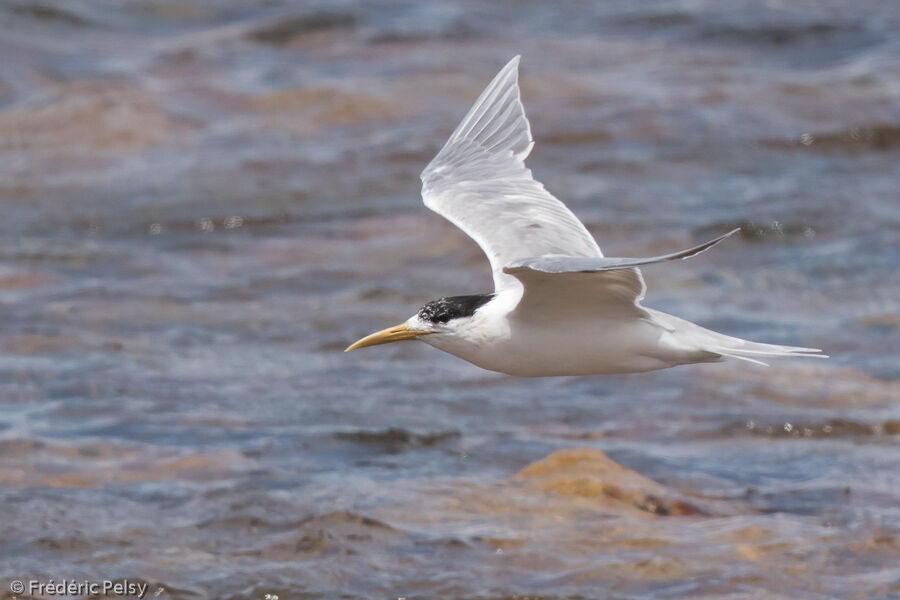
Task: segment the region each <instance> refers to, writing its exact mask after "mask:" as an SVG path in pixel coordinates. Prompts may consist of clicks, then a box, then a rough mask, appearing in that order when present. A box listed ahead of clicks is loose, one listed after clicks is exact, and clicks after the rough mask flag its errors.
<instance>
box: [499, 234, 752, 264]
mask: <svg viewBox="0 0 900 600" xmlns="http://www.w3.org/2000/svg"><path fill="white" fill-rule="evenodd" d="M740 229H741V228H740V227H738V228H736V229H732V230H731V231H729V232H728V233H726V234H724V235H720V236H719V237H717V238H715V239H712V240H709V241H708V242H704V243H702V244H700V245H697V246H694V247H692V248H688V249H687V250H681V251H679V252H672V253H671V254H662V255H660V256H652V257H649V258H617V257H612V256H605V257H595V258H582V257H578V256H558V255H557V256H537V257H533V258H525V259H522V260H518V261H515V262H514V263H512V264H510V265H507V266H505V267H503V272H504V273H510V274H512V273H515V272H517V271H520V270H529V271H541V272H543V273H595V272H597V271H614V270H617V269H631V268H634V267H640V266H643V265H650V264H653V263H660V262H666V261H670V260H679V259H682V260H683V259H685V258H690V257H692V256H696V255H698V254H700V253H701V252H704V251H705V250H709V249H710V248H712V247H713V246H715V245H716V244H718V243H719V242H721V241H722V240H724V239H725V238H727V237H729V236H732V235H734V234H735V233H737V232H738V231H740Z"/></svg>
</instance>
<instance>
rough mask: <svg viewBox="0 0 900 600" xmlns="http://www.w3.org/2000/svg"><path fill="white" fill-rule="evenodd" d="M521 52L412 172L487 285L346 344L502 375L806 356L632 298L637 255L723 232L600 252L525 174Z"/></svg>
mask: <svg viewBox="0 0 900 600" xmlns="http://www.w3.org/2000/svg"><path fill="white" fill-rule="evenodd" d="M518 65H519V57H518V56H517V57H515V58H513V59H512V60H511V61H510V62H509V63H508V64H507V65H506V66H505V67H504V68H503V69H502V70H501V71H500V72H499V73H498V74H497V76H496V77H494V80H493V81H492V82H491V83H490V85H488V87H487V88H486V89H485V90H484V92H482V94H481V96H480V97H479V98H478V100H476V102H475V104H474V105H473V106H472V108H471V109H470V110H469V112H468V114H466V116H465V117H464V118H463V120H462V122H461V123H460V124H459V126H458V127H457V128H456V130H455V131H454V132H453V134H452V135H451V136H450V139H449V140H448V141H447V143H446V144H445V145H444V147H443V148H442V149H441V151H440V152H438V154H437V156H435V158H434V160H432V161H431V163H429V164H428V166H427V167H426V168H425V170H424V171H423V172H422V197H423V199H424V201H425V205H426V206H427V207H428V208H430V209H431V210H433V211H435V212H436V213H438V214H440V215H441V216H443V217H445V218H446V219H447V220H449V221H450V222H452V223H453V224H455V225H456V226H457V227H459V228H460V229H462V230H463V231H464V232H465V233H466V234H468V235H469V236H470V237H471V238H472V239H474V240H475V241H476V242H477V243H478V245H479V246H481V248H482V250H484V253H485V254H486V255H487V257H488V260H489V261H490V263H491V270H492V272H493V278H494V293H493V294H491V295H483V296H461V297H450V298H444V299H441V300H439V301H435V302H431V303H429V304H426V305H425V306H424V307H423V308H422V310H420V311H419V312H418V313H417V314H416V315H414V316H413V317H411V318H410V319H408V320H407V321H406V322H405V323H402V324H400V325H398V326H395V327H392V328H388V329H385V330H383V331H379V332H376V333H374V334H372V335H370V336H367V337H365V338H363V339H361V340H359V341H358V342H356V343H355V344H353V345H351V346H350V347H349V348H348V350H354V349H356V348H362V347H365V346H374V345H378V344H384V343H388V342H393V341H399V340H407V339H420V340H422V341H424V342H425V343H427V344H429V345H432V346H434V347H436V348H439V349H441V350H444V351H445V352H449V353H451V354H454V355H456V356H458V357H460V358H463V359H465V360H467V361H469V362H471V363H474V364H476V365H478V366H480V367H483V368H485V369H490V370H493V371H500V372H502V373H508V374H510V375H518V376H523V377H536V376H547V375H590V374H599V373H632V372H638V371H650V370H654V369H663V368H667V367H672V366H675V365H681V364H690V363H698V362H713V361H718V360H721V359H722V358H723V357H733V358H739V359H742V360H747V361H750V362H756V363H760V364H765V363H762V362H761V361H760V360H759V358H760V357H777V356H816V357H823V356H824V355H822V354H818V353H819V352H820V351H819V350H817V349H813V348H798V347H793V346H778V345H772V344H760V343H756V342H749V341H746V340H742V339H739V338H734V337H730V336H726V335H723V334H720V333H716V332H714V331H710V330H708V329H704V328H703V327H700V326H699V325H696V324H694V323H691V322H689V321H685V320H684V319H679V318H678V317H674V316H672V315H668V314H666V313H663V312H660V311H657V310H653V309H650V308H645V307H643V306H641V300H642V299H643V298H644V294H645V292H646V286H645V284H644V279H643V277H642V276H641V272H640V269H639V266H640V265H646V264H652V263H659V262H664V261H670V260H675V259H683V258H688V257H690V256H693V255H695V254H697V253H699V252H702V251H704V250H706V249H708V248H710V247H712V246H714V245H715V244H717V243H719V242H720V241H722V240H723V239H725V238H726V237H728V236H730V235H731V234H733V233H735V231H737V230H734V231H731V232H729V233H727V234H725V235H723V236H720V237H718V238H716V239H714V240H711V241H709V242H706V243H704V244H701V245H699V246H695V247H693V248H690V249H688V250H683V251H681V252H675V253H672V254H667V255H663V256H656V257H652V258H641V259H637V258H611V257H609V258H608V257H604V256H603V253H602V252H601V251H600V248H599V246H598V245H597V242H596V241H595V240H594V238H593V237H592V236H591V234H590V233H589V232H588V230H587V229H586V228H585V227H584V225H583V224H582V223H581V221H579V220H578V218H577V217H576V216H575V215H574V214H572V212H571V211H570V210H569V209H568V208H567V207H566V205H565V204H563V203H562V202H560V201H559V200H558V199H556V198H555V197H553V196H552V195H551V194H550V193H549V192H548V191H547V190H546V189H544V186H543V184H541V183H540V182H538V181H535V179H534V178H533V177H532V176H531V171H530V170H529V169H528V168H526V166H525V158H526V157H527V156H528V154H529V152H531V148H532V147H533V146H534V141H533V140H532V137H531V129H530V127H529V124H528V119H527V118H526V117H525V110H524V108H523V106H522V102H521V99H520V94H519V86H518Z"/></svg>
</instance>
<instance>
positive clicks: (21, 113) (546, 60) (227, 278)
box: [0, 0, 900, 599]
mask: <svg viewBox="0 0 900 600" xmlns="http://www.w3.org/2000/svg"><path fill="white" fill-rule="evenodd" d="M0 27H2V33H0V56H2V57H3V59H2V60H0V158H2V159H0V200H2V208H3V215H2V218H0V311H2V314H3V327H2V330H0V503H2V504H0V507H2V510H0V567H2V569H0V577H3V578H4V579H3V582H4V583H3V586H4V587H3V592H0V594H4V593H6V586H7V583H6V582H7V581H9V580H12V579H21V580H26V581H27V580H29V579H33V580H37V581H47V580H48V579H50V578H52V579H54V580H57V581H58V580H60V579H63V578H70V579H78V580H84V579H88V580H100V579H125V578H128V579H130V580H140V581H143V582H147V583H149V584H150V590H151V593H156V594H158V596H157V597H165V598H187V599H190V598H233V599H239V598H241V599H243V598H248V599H249V598H254V599H263V598H270V599H271V598H272V597H274V596H278V597H279V598H281V599H287V598H358V597H362V598H397V597H401V596H402V597H406V598H482V599H500V598H512V597H525V596H527V597H529V598H533V597H539V598H641V599H644V598H660V599H663V598H723V599H724V598H729V599H737V598H741V599H744V598H754V599H755V598H759V599H763V598H765V599H770V598H776V599H777V598H784V599H824V598H848V599H863V598H866V599H870V598H882V599H886V598H898V597H900V475H898V473H900V402H898V400H900V357H898V350H900V342H898V338H900V277H898V276H897V273H898V267H900V192H898V189H900V34H898V31H900V5H898V4H897V2H896V1H895V0H883V1H879V0H858V1H856V2H852V3H850V2H843V1H837V0H831V1H828V0H824V1H823V0H816V1H812V0H809V1H805V0H804V1H797V2H786V3H781V2H757V1H751V0H745V1H741V0H733V1H729V2H713V1H708V2H707V1H700V2H687V1H684V2H662V1H653V2H641V3H635V2H626V1H612V2H603V3H592V2H572V3H566V4H564V5H557V4H553V3H543V2H502V3H480V2H465V1H460V2H448V3H428V2H406V3H403V2H399V3H398V2H366V3H363V2H331V3H324V2H323V3H307V2H287V1H270V2H260V3H248V2H238V1H236V0H224V1H221V2H215V3H213V2H204V1H201V0H195V1H186V2H174V1H167V0H129V1H126V2H120V1H112V0H99V1H88V0H34V1H32V0H11V1H10V2H4V3H2V4H0ZM518 53H521V54H522V55H523V62H522V89H523V98H524V102H525V105H526V109H527V111H528V114H529V117H530V119H531V122H532V126H533V131H534V135H535V138H536V140H537V146H536V148H535V151H534V152H533V154H532V156H531V158H530V161H529V165H530V166H531V167H532V168H533V170H534V173H535V175H536V176H537V177H538V178H539V179H541V180H542V181H544V182H545V183H546V184H547V186H548V188H549V189H550V190H552V191H553V192H554V193H555V194H556V195H558V196H559V197H561V198H562V199H564V200H565V201H566V202H567V203H568V204H569V206H570V207H571V208H572V209H573V210H574V211H575V213H576V214H578V215H579V216H580V217H581V218H582V219H583V220H584V221H585V223H586V224H587V225H588V227H589V229H590V230H591V231H592V233H594V234H595V235H596V237H597V239H598V240H599V243H600V244H601V246H602V247H603V248H604V249H605V250H606V251H607V253H609V254H614V255H615V254H618V255H626V256H627V255H632V256H633V255H638V256H640V255H643V254H652V253H658V252H663V251H670V250H674V249H677V248H682V247H685V246H687V245H689V244H691V243H693V242H698V241H702V240H705V239H708V238H709V237H712V236H713V235H716V234H719V233H722V232H725V231H727V230H728V229H730V228H732V227H734V226H737V225H740V226H742V227H743V232H742V234H741V236H740V237H739V238H737V239H732V240H729V241H728V242H727V243H725V244H722V245H721V246H719V247H717V248H716V249H715V251H712V252H709V253H706V254H704V255H703V256H701V257H698V258H696V259H692V260H691V261H687V262H684V263H679V264H677V265H676V264H672V265H667V266H660V267H651V268H648V269H646V270H645V277H646V279H647V282H648V285H649V288H650V291H649V294H648V300H647V304H648V305H650V306H654V307H657V308H660V309H663V310H667V311H670V312H673V313H675V314H678V315H680V316H683V317H686V318H689V319H692V320H695V321H698V322H700V323H702V324H703V325H705V326H708V327H711V328H713V329H718V330H721V331H724V332H727V333H730V334H734V335H739V336H742V337H747V338H750V339H754V340H760V341H769V342H775V343H787V344H796V345H804V346H814V347H821V348H824V349H825V350H826V351H827V352H828V353H829V354H831V355H832V358H831V359H830V360H828V361H813V360H797V361H788V362H779V363H777V364H775V365H773V366H772V368H770V369H764V368H761V367H756V366H753V365H747V364H743V363H737V364H735V363H723V364H716V365H700V366H694V367H682V368H678V369H672V370H668V371H663V372H656V373H649V374H642V375H631V376H613V377H584V378H551V379H535V380H524V379H515V378H510V377H506V376H502V375H498V374H494V373H489V372H486V371H481V370H479V369H477V368H475V367H473V366H471V365H468V364H467V363H464V362H462V361H459V360H457V359H455V358H453V357H450V356H448V355H444V354H442V353H439V352H437V351H435V350H433V349H431V348H428V347H426V346H424V345H417V344H396V345H392V346H384V347H381V348H377V349H371V350H365V351H360V352H356V353H352V354H343V353H342V350H343V348H344V347H345V346H346V345H347V344H348V343H350V342H352V341H353V340H355V339H356V338H358V337H360V336H361V335H363V334H366V333H368V332H370V331H372V330H374V329H380V328H382V327H385V326H388V325H390V324H392V323H396V322H399V321H401V320H403V319H406V318H407V317H408V316H409V315H411V314H412V313H413V312H414V311H415V310H416V309H417V308H418V307H419V306H421V305H422V304H424V303H425V302H426V301H428V300H432V299H435V298H439V297H441V296H446V295H454V294H462V293H476V292H485V291H488V290H489V289H490V279H489V276H488V271H487V266H486V262H485V260H484V258H483V257H482V255H481V253H480V251H479V249H478V248H477V247H476V246H475V245H474V244H473V243H472V242H471V241H470V240H468V239H467V238H466V237H465V236H464V235H463V234H461V233H460V232H459V231H457V230H456V229H454V228H453V227H452V226H451V225H449V224H448V223H445V222H444V221H443V220H441V219H440V218H439V217H438V216H437V215H434V214H433V213H431V212H429V211H427V210H426V209H424V208H423V207H422V206H421V203H420V199H419V197H418V185H419V184H418V173H419V172H420V170H421V169H422V168H423V166H424V165H425V164H426V163H427V162H428V160H429V159H430V157H431V156H432V155H433V154H434V153H435V152H436V151H437V149H438V148H439V147H440V145H441V144H442V143H443V141H444V140H445V139H446V137H447V135H448V134H449V132H450V131H451V130H452V128H453V127H454V125H455V124H456V122H457V121H458V119H459V118H460V117H461V116H462V114H463V113H464V112H465V111H466V109H467V108H468V106H469V105H470V104H471V103H472V101H473V100H474V99H475V97H476V96H477V95H478V93H479V92H480V90H481V89H482V87H483V86H484V85H485V84H486V83H487V82H488V80H489V79H490V78H491V76H492V75H493V74H494V73H495V72H496V71H497V70H498V69H499V68H500V67H501V66H502V65H503V64H504V63H505V62H506V61H507V60H508V59H509V58H510V57H511V56H513V55H515V54H518ZM267 595H268V596H267ZM0 597H11V596H9V595H8V594H7V595H3V596H0Z"/></svg>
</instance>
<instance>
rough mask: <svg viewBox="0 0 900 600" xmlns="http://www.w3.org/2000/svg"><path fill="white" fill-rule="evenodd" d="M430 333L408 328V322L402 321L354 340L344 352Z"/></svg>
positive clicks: (412, 338)
mask: <svg viewBox="0 0 900 600" xmlns="http://www.w3.org/2000/svg"><path fill="white" fill-rule="evenodd" d="M429 333H431V332H430V331H415V330H412V329H407V328H406V323H401V324H400V325H394V326H393V327H388V328H387V329H382V330H381V331H376V332H375V333H373V334H371V335H367V336H366V337H364V338H362V339H361V340H357V341H355V342H353V343H352V344H350V345H349V346H347V349H346V350H344V352H350V351H351V350H357V349H359V348H365V347H366V346H378V345H380V344H390V343H391V342H399V341H402V340H414V339H416V338H417V337H419V336H420V335H428V334H429Z"/></svg>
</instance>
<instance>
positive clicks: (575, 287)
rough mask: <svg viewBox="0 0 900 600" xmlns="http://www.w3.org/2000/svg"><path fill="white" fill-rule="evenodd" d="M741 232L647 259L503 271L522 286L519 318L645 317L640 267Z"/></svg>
mask: <svg viewBox="0 0 900 600" xmlns="http://www.w3.org/2000/svg"><path fill="white" fill-rule="evenodd" d="M739 230H740V228H738V229H734V230H732V231H729V232H728V233H726V234H725V235H721V236H719V237H717V238H715V239H713V240H710V241H708V242H705V243H703V244H700V245H699V246H694V247H693V248H688V249H687V250H682V251H680V252H673V253H671V254H663V255H660V256H653V257H650V258H614V257H594V258H583V257H578V256H538V257H535V258H526V259H522V260H518V261H515V262H513V263H511V264H510V265H507V266H506V267H504V268H503V271H504V272H505V273H507V274H509V275H512V276H514V277H516V278H517V279H518V280H519V281H521V282H522V285H523V286H524V287H525V291H524V293H523V294H522V299H521V300H520V301H519V304H518V305H517V306H516V309H515V312H516V313H518V314H519V315H522V314H524V313H529V312H531V311H536V313H537V314H542V315H548V314H564V315H567V317H571V316H573V315H591V314H593V315H597V314H602V315H605V316H609V317H619V316H621V317H625V316H632V317H636V316H639V317H649V315H648V313H647V312H646V311H645V310H644V309H643V308H642V307H641V305H640V301H641V300H642V299H643V297H644V292H645V291H646V287H645V285H644V279H643V277H641V274H640V271H639V270H638V269H637V267H638V266H641V265H649V264H653V263H659V262H665V261H669V260H676V259H684V258H689V257H691V256H695V255H697V254H699V253H701V252H703V251H704V250H708V249H709V248H712V247H713V246H715V245H716V244H718V243H719V242H721V241H722V240H724V239H725V238H727V237H729V236H731V235H733V234H735V233H736V232H738V231H739Z"/></svg>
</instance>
